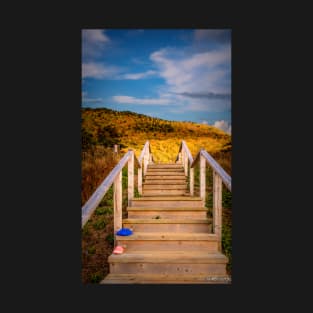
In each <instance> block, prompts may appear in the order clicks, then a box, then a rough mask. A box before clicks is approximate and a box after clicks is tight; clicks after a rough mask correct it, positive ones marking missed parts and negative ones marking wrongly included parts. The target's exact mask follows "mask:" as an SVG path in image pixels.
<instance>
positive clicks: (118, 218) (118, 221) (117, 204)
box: [113, 172, 122, 239]
mask: <svg viewBox="0 0 313 313" xmlns="http://www.w3.org/2000/svg"><path fill="white" fill-rule="evenodd" d="M113 199H114V200H113V206H114V239H115V233H116V232H117V231H118V230H119V229H121V228H122V172H119V174H118V175H117V177H116V179H115V181H114V194H113Z"/></svg>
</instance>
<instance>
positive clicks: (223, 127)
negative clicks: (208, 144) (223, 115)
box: [213, 120, 231, 134]
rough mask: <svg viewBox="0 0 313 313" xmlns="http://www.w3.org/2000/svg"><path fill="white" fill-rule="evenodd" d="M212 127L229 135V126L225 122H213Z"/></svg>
mask: <svg viewBox="0 0 313 313" xmlns="http://www.w3.org/2000/svg"><path fill="white" fill-rule="evenodd" d="M213 126H214V127H216V128H219V129H221V130H223V131H224V132H226V133H228V134H231V125H230V124H228V122H227V121H224V120H221V121H215V123H214V124H213Z"/></svg>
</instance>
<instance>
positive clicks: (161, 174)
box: [145, 172, 186, 179]
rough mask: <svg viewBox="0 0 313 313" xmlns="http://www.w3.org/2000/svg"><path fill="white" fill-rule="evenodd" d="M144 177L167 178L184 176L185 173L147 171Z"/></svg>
mask: <svg viewBox="0 0 313 313" xmlns="http://www.w3.org/2000/svg"><path fill="white" fill-rule="evenodd" d="M145 177H146V178H149V179H151V178H152V179H153V178H160V179H161V178H162V179H163V178H167V179H170V178H171V179H174V178H186V176H185V174H184V173H183V172H182V173H168V172H155V173H151V172H150V173H147V175H145Z"/></svg>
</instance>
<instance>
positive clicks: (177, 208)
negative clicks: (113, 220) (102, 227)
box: [127, 207, 208, 211]
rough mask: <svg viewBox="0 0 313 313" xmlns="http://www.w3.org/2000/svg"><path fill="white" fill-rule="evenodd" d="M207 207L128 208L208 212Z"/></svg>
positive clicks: (133, 209) (132, 208) (134, 209)
mask: <svg viewBox="0 0 313 313" xmlns="http://www.w3.org/2000/svg"><path fill="white" fill-rule="evenodd" d="M207 210H208V209H207V208H205V207H168V208H167V207H164V208H162V207H147V208H146V207H127V211H207Z"/></svg>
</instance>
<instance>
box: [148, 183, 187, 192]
mask: <svg viewBox="0 0 313 313" xmlns="http://www.w3.org/2000/svg"><path fill="white" fill-rule="evenodd" d="M163 189H165V190H177V189H183V190H186V189H187V184H186V183H184V184H177V185H173V184H169V185H167V186H164V185H163V184H146V183H143V190H163Z"/></svg>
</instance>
